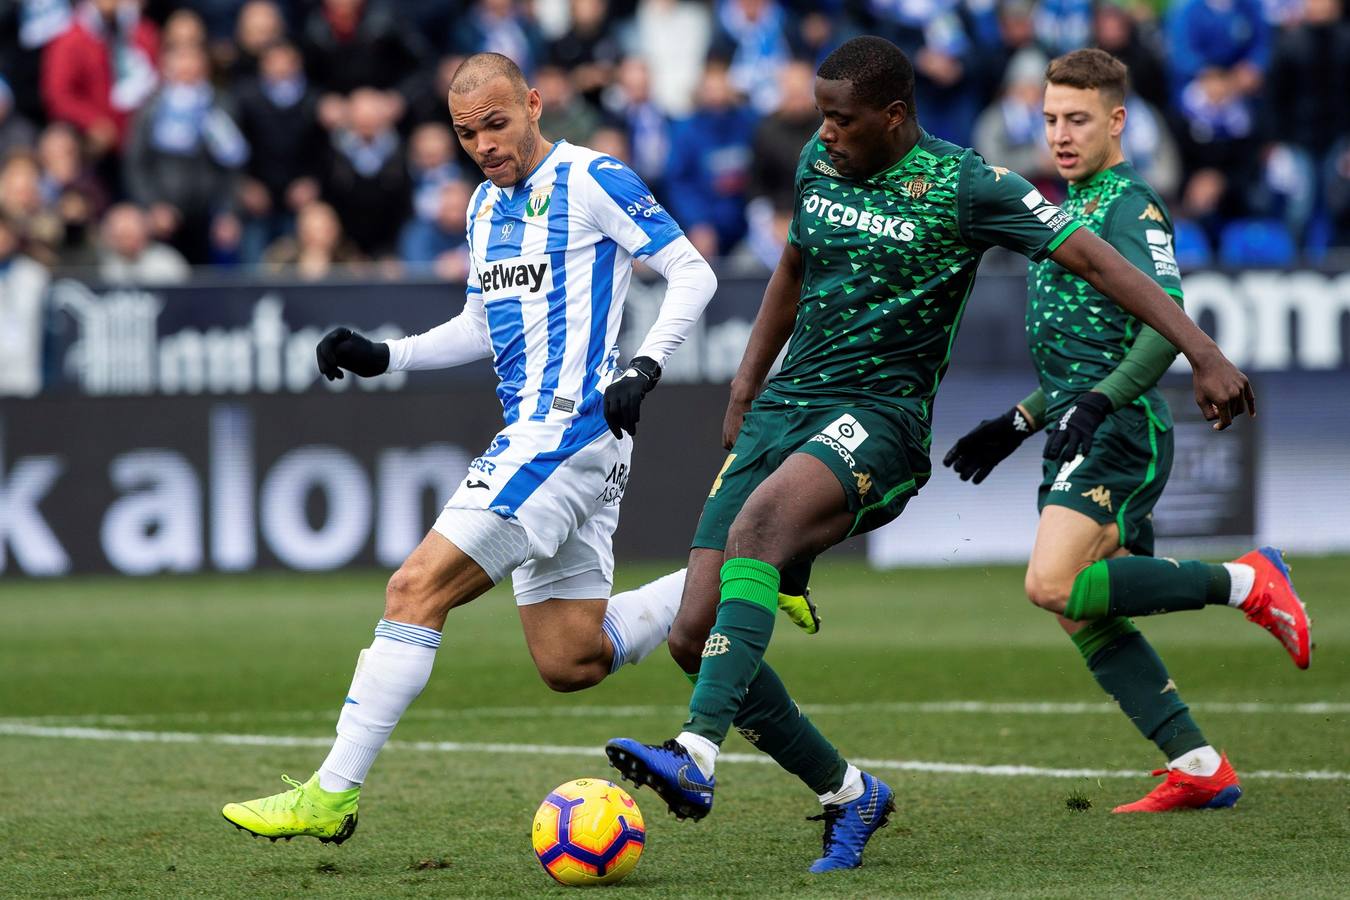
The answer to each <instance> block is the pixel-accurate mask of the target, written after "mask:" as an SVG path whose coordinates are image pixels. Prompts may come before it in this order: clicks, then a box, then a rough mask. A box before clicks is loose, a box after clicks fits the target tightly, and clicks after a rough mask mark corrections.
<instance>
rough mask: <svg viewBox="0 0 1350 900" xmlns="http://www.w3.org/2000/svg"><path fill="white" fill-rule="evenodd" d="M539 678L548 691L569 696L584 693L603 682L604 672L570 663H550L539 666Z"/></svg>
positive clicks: (593, 667)
mask: <svg viewBox="0 0 1350 900" xmlns="http://www.w3.org/2000/svg"><path fill="white" fill-rule="evenodd" d="M539 677H540V678H542V679H544V684H546V685H548V689H549V690H550V691H557V692H558V693H560V694H570V693H572V692H573V691H584V690H585V689H586V688H588V687H594V686H595V685H597V684H599V683H600V682H601V681H602V680H604V677H605V675H604V672H602V671H600V669H599V668H597V667H596V666H584V665H578V664H575V663H572V662H551V663H545V664H542V665H540V666H539Z"/></svg>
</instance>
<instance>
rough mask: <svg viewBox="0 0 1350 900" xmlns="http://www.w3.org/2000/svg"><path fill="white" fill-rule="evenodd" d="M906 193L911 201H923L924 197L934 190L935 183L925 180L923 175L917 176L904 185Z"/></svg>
mask: <svg viewBox="0 0 1350 900" xmlns="http://www.w3.org/2000/svg"><path fill="white" fill-rule="evenodd" d="M904 188H905V193H906V194H908V195H909V199H911V200H922V199H923V195H924V194H926V193H928V192H929V191H931V190H932V189H933V182H931V181H929V180H928V179H927V178H924V177H923V176H922V175H915V176H914V177H913V178H911V179H910V180H909V181H907V182H905V184H904Z"/></svg>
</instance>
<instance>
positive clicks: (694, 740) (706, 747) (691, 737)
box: [675, 731, 719, 778]
mask: <svg viewBox="0 0 1350 900" xmlns="http://www.w3.org/2000/svg"><path fill="white" fill-rule="evenodd" d="M675 741H676V743H678V744H679V745H680V746H681V747H683V748H684V749H686V750H688V751H689V756H690V757H691V758H692V759H693V760H694V764H695V765H697V766H698V770H699V771H700V772H702V773H703V777H704V778H711V777H712V776H713V769H714V768H715V767H716V766H717V754H718V751H719V748H718V746H717V745H716V744H714V743H713V742H712V741H710V740H708V739H707V738H705V737H704V736H703V735H701V734H694V733H693V732H692V731H681V732H680V734H679V736H678V737H676V738H675Z"/></svg>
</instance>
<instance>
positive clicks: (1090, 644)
mask: <svg viewBox="0 0 1350 900" xmlns="http://www.w3.org/2000/svg"><path fill="white" fill-rule="evenodd" d="M1071 637H1072V638H1073V642H1074V644H1075V645H1076V646H1077V647H1078V650H1079V652H1080V653H1082V654H1083V659H1085V660H1086V661H1087V665H1088V669H1089V670H1090V671H1091V672H1092V677H1093V678H1096V679H1097V683H1098V684H1100V685H1101V686H1102V690H1104V691H1106V693H1108V694H1110V695H1111V697H1112V698H1113V699H1114V700H1115V701H1116V703H1118V704H1120V709H1121V712H1123V713H1125V715H1126V717H1127V718H1129V720H1130V721H1131V722H1132V723H1134V727H1136V728H1138V729H1139V731H1140V733H1141V734H1143V735H1144V737H1146V738H1148V739H1149V740H1150V741H1152V742H1153V743H1154V744H1156V745H1157V746H1158V749H1159V750H1161V751H1162V752H1163V754H1164V755H1165V756H1166V757H1167V759H1168V761H1169V762H1170V761H1171V760H1174V759H1176V758H1177V757H1178V756H1181V755H1182V754H1183V753H1188V752H1190V751H1191V750H1195V749H1196V748H1198V747H1204V746H1206V745H1207V744H1208V743H1209V742H1208V741H1206V740H1205V736H1204V735H1203V734H1201V733H1200V726H1198V725H1196V724H1195V721H1194V720H1193V719H1192V718H1191V713H1190V710H1188V709H1187V707H1186V704H1185V703H1183V702H1182V700H1181V695H1179V694H1178V693H1177V688H1176V685H1175V684H1173V682H1172V679H1171V678H1169V677H1168V675H1167V667H1166V666H1164V665H1163V661H1162V660H1161V659H1160V658H1159V657H1158V654H1157V653H1156V652H1155V651H1154V649H1153V647H1152V646H1151V645H1150V644H1149V642H1148V641H1147V640H1145V639H1144V636H1143V635H1142V634H1140V633H1139V629H1137V628H1135V627H1134V623H1133V622H1131V621H1130V620H1129V619H1121V618H1114V617H1113V618H1108V619H1098V620H1097V621H1095V622H1093V623H1092V624H1091V625H1089V626H1088V627H1086V628H1084V629H1082V630H1080V631H1079V632H1078V633H1077V634H1074V635H1071Z"/></svg>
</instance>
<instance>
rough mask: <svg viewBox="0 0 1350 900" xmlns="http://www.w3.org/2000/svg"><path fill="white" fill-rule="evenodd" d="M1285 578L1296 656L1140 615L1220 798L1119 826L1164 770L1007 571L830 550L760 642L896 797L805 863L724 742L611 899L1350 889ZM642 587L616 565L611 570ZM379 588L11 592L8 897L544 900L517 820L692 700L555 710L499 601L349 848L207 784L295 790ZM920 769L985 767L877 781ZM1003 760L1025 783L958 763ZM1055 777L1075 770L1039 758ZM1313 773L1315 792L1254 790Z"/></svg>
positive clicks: (3, 809)
mask: <svg viewBox="0 0 1350 900" xmlns="http://www.w3.org/2000/svg"><path fill="white" fill-rule="evenodd" d="M1293 562H1294V567H1295V568H1294V574H1295V578H1296V580H1297V583H1298V587H1299V589H1300V591H1301V593H1302V594H1303V596H1304V599H1305V600H1307V601H1308V603H1309V606H1310V608H1311V611H1312V614H1313V616H1314V618H1315V620H1316V624H1315V629H1314V639H1315V641H1316V643H1317V650H1316V651H1315V652H1314V655H1313V663H1312V668H1311V669H1310V670H1309V671H1307V672H1299V671H1297V670H1295V668H1294V667H1293V665H1291V664H1290V662H1289V659H1288V657H1287V656H1286V655H1285V653H1284V651H1283V649H1282V648H1280V646H1279V645H1278V644H1277V643H1276V642H1275V641H1274V640H1273V639H1272V638H1271V637H1270V636H1269V635H1267V634H1265V633H1264V632H1262V631H1260V630H1259V629H1257V628H1255V627H1254V626H1252V625H1249V624H1248V623H1247V622H1246V621H1244V619H1243V618H1242V616H1241V615H1239V614H1238V613H1236V612H1235V611H1232V610H1226V609H1208V610H1204V611H1202V612H1192V613H1182V614H1178V615H1172V616H1161V617H1155V618H1153V619H1149V620H1143V621H1142V622H1141V625H1142V627H1143V629H1144V631H1145V633H1146V634H1147V635H1149V637H1150V638H1151V639H1153V641H1154V643H1155V645H1156V646H1157V647H1158V649H1159V651H1160V652H1161V653H1162V655H1163V658H1164V659H1165V660H1166V661H1167V663H1168V666H1169V668H1170V670H1171V674H1172V676H1173V677H1174V678H1175V680H1176V681H1177V683H1178V685H1179V686H1180V689H1181V692H1182V696H1183V697H1185V698H1186V699H1187V700H1188V701H1189V702H1190V703H1191V704H1192V707H1193V709H1194V711H1195V716H1196V719H1197V721H1199V723H1200V725H1201V726H1202V727H1203V728H1204V729H1205V731H1206V733H1207V735H1208V736H1209V737H1210V739H1211V740H1212V741H1213V742H1214V743H1215V744H1216V745H1217V746H1218V747H1220V748H1223V749H1226V750H1227V751H1228V752H1229V754H1230V757H1231V759H1232V761H1233V763H1234V765H1235V766H1236V767H1237V769H1238V772H1239V774H1240V775H1243V776H1244V786H1245V788H1246V791H1247V794H1246V796H1245V797H1244V798H1243V800H1242V801H1241V803H1239V805H1238V806H1237V808H1236V809H1234V810H1231V811H1223V812H1204V813H1182V814H1173V815H1168V816H1112V815H1111V813H1110V810H1111V807H1112V806H1114V805H1115V804H1117V803H1120V802H1125V801H1129V800H1133V799H1135V798H1137V797H1139V796H1141V795H1142V794H1143V793H1145V792H1146V791H1147V790H1149V789H1150V788H1151V787H1152V786H1153V785H1154V784H1155V783H1156V781H1157V779H1154V778H1150V777H1149V775H1148V770H1149V769H1151V768H1153V767H1154V766H1156V765H1159V764H1160V763H1161V760H1160V759H1159V757H1158V754H1157V752H1156V751H1155V750H1154V748H1153V747H1152V745H1150V744H1148V743H1146V742H1145V741H1144V740H1143V739H1141V738H1140V737H1139V736H1138V734H1137V733H1136V732H1135V731H1134V729H1133V728H1132V727H1131V726H1130V725H1129V723H1128V722H1126V721H1125V720H1124V719H1123V717H1121V716H1120V715H1119V713H1118V712H1115V711H1113V710H1111V709H1109V708H1107V707H1106V706H1105V705H1104V702H1103V701H1104V698H1103V697H1102V695H1101V693H1100V691H1099V690H1098V688H1097V687H1096V685H1095V684H1094V683H1093V681H1092V679H1091V677H1090V676H1089V675H1088V673H1087V671H1086V669H1085V667H1084V666H1083V664H1082V661H1081V659H1080V658H1079V656H1078V654H1077V652H1076V651H1075V650H1074V648H1073V647H1072V645H1071V644H1070V642H1069V641H1068V640H1067V639H1066V638H1065V637H1064V636H1063V635H1062V634H1061V633H1060V631H1059V629H1058V628H1057V627H1056V626H1055V624H1054V622H1053V621H1052V620H1051V618H1050V617H1049V616H1047V615H1045V614H1044V613H1041V612H1038V611H1036V610H1034V609H1032V608H1031V607H1030V605H1029V604H1027V602H1026V601H1025V599H1023V598H1022V596H1021V573H1020V571H1019V570H1017V569H1014V568H1008V567H989V568H983V567H971V568H959V569H958V568H945V569H931V570H907V571H896V572H885V573H875V572H871V571H869V570H867V569H866V568H864V567H863V566H861V565H860V564H858V563H856V562H849V561H842V562H831V561H828V560H826V561H823V562H822V564H821V565H820V566H819V567H818V569H817V572H816V576H815V584H814V592H815V595H816V596H817V598H818V599H819V601H820V606H821V609H822V612H823V615H824V628H823V629H822V631H821V633H820V634H819V635H817V636H815V637H807V636H806V635H804V634H801V633H799V632H797V631H796V630H795V629H794V628H793V627H792V626H791V625H790V624H789V623H788V622H787V621H786V619H780V620H779V623H778V626H777V632H776V634H775V640H774V643H773V645H772V647H771V648H770V650H769V658H770V659H771V660H772V661H773V662H774V664H775V666H776V667H777V668H778V670H779V671H780V673H781V674H782V675H783V678H784V681H785V682H786V683H787V684H788V687H789V688H790V689H792V690H793V692H794V696H795V697H796V698H797V699H798V700H799V702H801V703H802V704H803V705H809V706H808V709H809V711H810V712H811V713H812V715H813V718H814V719H815V720H816V722H817V723H818V724H819V725H820V726H821V728H822V730H823V731H824V732H825V733H826V734H827V735H829V736H830V737H831V738H832V739H834V740H835V742H836V743H837V744H838V745H839V746H840V747H841V749H843V750H844V752H845V753H846V754H847V755H849V756H850V757H852V758H856V759H866V760H871V761H873V763H874V764H875V768H874V771H875V772H876V773H877V774H878V775H880V776H882V777H883V778H885V779H886V780H887V781H888V782H890V784H891V785H892V786H894V787H895V789H896V801H897V804H898V807H899V809H898V813H897V815H896V816H895V817H894V818H893V820H892V823H891V825H890V827H888V828H886V829H884V830H882V831H881V832H879V833H878V835H877V837H876V838H875V839H874V840H873V842H872V844H871V845H870V846H869V847H868V850H867V856H866V864H865V865H864V867H863V868H862V869H860V870H858V871H855V872H846V873H836V874H832V875H827V876H819V877H818V876H811V875H810V874H808V873H807V872H806V867H807V866H808V865H809V864H810V862H811V861H812V860H813V859H814V858H815V856H816V855H817V853H818V850H819V840H820V826H819V823H810V822H806V821H804V817H805V816H807V815H810V814H813V813H815V812H816V811H818V806H817V805H816V803H815V799H814V798H813V797H812V796H811V795H810V794H809V793H808V792H807V791H806V789H805V788H803V787H802V786H801V785H800V784H798V783H797V782H796V781H795V780H793V779H791V778H790V777H789V776H787V775H785V774H783V773H781V772H779V771H778V770H777V769H776V768H774V767H773V766H769V765H755V764H752V763H751V762H748V761H744V760H742V759H741V755H746V756H749V755H751V754H753V750H752V748H751V747H750V746H749V745H748V744H746V743H745V742H744V741H743V740H741V739H740V738H739V737H736V736H732V738H731V739H730V740H729V741H728V743H727V750H728V751H729V753H733V754H736V755H735V756H733V757H731V758H729V759H727V760H726V761H725V762H724V763H723V764H722V765H720V766H719V768H718V779H719V791H718V796H717V805H716V808H715V810H714V812H713V814H712V816H711V817H710V818H708V819H706V820H705V821H703V822H701V823H690V822H684V823H677V822H676V821H675V820H674V819H672V818H670V817H669V816H667V815H666V814H665V812H664V811H663V809H662V806H661V804H660V802H659V801H658V800H657V798H656V797H655V795H654V794H653V793H651V792H650V791H648V790H642V791H637V792H636V793H635V795H634V796H635V797H636V799H637V801H638V803H639V805H640V806H641V808H642V810H643V812H644V813H645V814H646V818H647V823H648V844H647V850H646V853H645V855H644V857H643V860H642V863H641V865H639V866H638V869H637V871H636V873H635V874H634V875H633V876H632V877H631V878H629V879H628V880H627V881H626V882H624V884H622V885H621V886H619V887H617V888H613V889H611V890H614V891H617V892H619V893H620V894H622V895H632V896H639V895H640V896H660V897H667V896H684V897H710V896H711V897H728V896H744V897H765V896H772V895H774V894H779V895H788V894H791V895H793V896H822V897H823V896H840V897H859V896H874V897H881V896H896V895H925V896H930V895H931V896H959V897H1075V898H1078V897H1089V896H1100V897H1135V896H1158V897H1167V898H1169V900H1171V898H1179V897H1216V896H1232V897H1249V896H1258V895H1263V896H1280V897H1295V896H1296V897H1312V896H1328V897H1329V896H1345V893H1344V892H1345V890H1346V885H1347V884H1350V774H1347V773H1350V714H1348V713H1350V661H1348V660H1350V656H1347V653H1346V649H1347V647H1348V646H1350V605H1347V602H1346V600H1345V595H1346V587H1347V584H1348V583H1350V560H1347V559H1346V558H1326V559H1296V560H1294V561H1293ZM662 571H663V570H662V569H658V568H656V567H651V566H644V567H636V566H630V567H621V570H620V573H619V574H620V585H619V586H620V587H627V586H632V585H634V584H637V583H640V582H641V581H642V580H645V579H647V578H650V577H653V576H655V575H658V574H661V572H662ZM384 577H385V576H384V575H383V574H382V573H364V572H361V573H346V574H340V575H324V576H297V575H257V576H249V577H214V576H212V577H201V578H193V579H177V578H159V579H151V580H130V579H72V580H66V581H59V582H36V581H29V582H10V583H7V584H5V585H4V587H3V589H2V590H0V894H3V895H13V896H23V897H58V896H61V897H64V896H89V895H95V894H102V895H108V896H209V897H273V896H298V895H307V896H334V897H336V896H350V897H398V896H407V897H412V896H426V895H428V894H429V893H433V894H435V895H439V896H455V897H459V896H503V897H505V896H513V897H514V896H534V895H549V894H565V893H566V892H567V891H568V890H569V889H566V888H561V887H558V886H555V885H554V884H553V883H552V882H551V881H550V880H549V879H548V878H547V876H546V875H545V873H544V872H543V870H542V869H541V868H540V867H539V865H538V864H537V862H536V861H535V859H534V857H533V854H532V852H531V850H530V841H529V828H530V821H531V817H532V815H533V813H534V809H535V807H536V806H537V804H538V803H539V801H540V800H541V799H542V798H543V796H544V795H545V793H547V791H548V790H549V789H550V788H552V787H554V786H555V785H557V784H558V783H560V782H563V781H566V780H570V779H572V778H578V777H583V776H594V775H602V776H603V775H606V773H607V772H608V769H607V766H606V764H605V760H604V757H603V755H602V753H601V752H600V750H599V747H600V746H601V745H602V744H603V742H604V741H605V740H606V739H607V738H609V737H613V736H616V735H629V736H634V737H639V738H644V739H649V740H659V739H664V738H666V737H669V736H670V735H672V734H673V733H675V731H677V730H678V726H679V724H680V722H681V721H682V714H681V708H682V706H683V704H684V703H685V702H686V700H687V699H688V692H689V688H688V684H687V682H686V681H685V680H684V678H683V677H681V676H680V675H679V673H678V672H677V671H676V669H675V667H674V664H673V663H671V662H670V660H669V659H668V657H666V656H665V653H664V650H662V651H658V652H657V654H655V655H653V657H652V658H651V659H650V660H648V661H647V662H646V663H644V664H643V665H642V666H640V667H636V668H634V667H629V668H627V669H626V670H625V671H623V672H622V673H620V674H619V675H618V676H616V677H614V678H612V679H610V680H609V681H607V682H606V683H605V684H603V685H601V686H600V687H598V688H596V689H594V690H590V691H585V692H581V693H578V694H572V695H566V696H562V695H556V694H551V693H550V692H549V691H548V690H547V689H546V688H545V687H544V686H543V684H542V683H541V682H540V681H539V679H538V676H537V675H536V674H535V672H534V669H533V666H532V665H531V664H530V661H529V658H528V655H527V653H526V650H525V647H524V641H523V638H522V637H521V633H520V628H519V625H518V624H517V619H516V614H515V610H514V605H513V603H512V602H511V600H510V598H509V597H508V596H507V593H506V592H505V591H502V590H498V591H496V592H494V593H493V594H490V595H489V596H487V597H485V598H483V599H481V600H479V601H478V602H476V603H474V604H472V605H471V606H470V607H467V608H466V609H464V610H461V611H459V612H457V613H455V614H453V615H452V618H451V628H450V630H449V631H448V632H447V637H446V640H445V644H444V646H443V647H442V649H441V651H440V655H439V658H438V662H437V668H436V672H435V674H434V675H433V677H432V681H431V684H430V685H429V687H428V688H427V690H426V692H425V693H424V694H423V695H422V697H421V698H420V699H419V700H418V702H417V703H416V704H414V706H413V708H412V710H411V711H410V713H409V715H408V717H407V718H405V720H404V721H403V722H402V724H400V726H399V728H398V730H397V731H396V732H395V740H396V742H397V746H391V747H390V748H389V749H388V750H387V751H386V752H385V753H384V754H383V755H382V756H381V758H380V760H379V762H378V763H376V766H375V769H374V771H373V773H372V778H371V780H370V781H369V783H368V784H367V787H366V791H365V795H364V796H363V797H362V807H361V825H360V829H359V830H358V832H357V833H356V835H355V837H354V838H353V839H352V840H351V841H349V842H348V843H347V844H345V845H344V846H341V847H329V846H322V845H320V844H319V843H318V842H316V841H313V840H310V839H298V840H296V841H294V842H292V843H285V842H280V843H276V844H271V843H269V842H267V841H263V840H256V839H253V838H250V837H248V836H247V835H245V834H243V833H241V832H238V831H236V830H235V829H234V828H232V827H230V826H229V825H228V824H227V823H226V822H225V821H224V820H223V819H221V818H220V814H219V809H220V806H221V805H222V804H223V803H224V802H226V801H229V800H242V799H249V798H252V797H256V796H259V795H262V794H265V793H272V792H274V791H276V790H280V789H282V788H283V787H284V786H283V785H282V783H281V782H280V781H279V780H278V776H279V775H280V774H281V773H283V772H286V773H289V774H291V775H292V776H296V777H299V778H304V777H306V776H307V775H308V774H309V773H310V772H311V771H312V770H313V769H314V768H315V766H316V765H317V764H318V762H319V761H320V760H321V759H322V757H323V754H324V752H325V748H326V746H327V743H328V740H329V737H330V736H331V734H332V727H333V723H334V721H335V719H336V716H337V712H338V710H339V706H340V704H341V702H342V698H343V695H344V691H345V689H346V687H347V684H348V681H349V679H350V677H351V671H352V668H353V665H354V663H355V660H356V654H357V651H358V650H359V649H360V648H361V647H364V646H366V645H367V644H368V643H369V640H370V633H371V628H372V627H373V625H374V623H375V620H376V619H377V618H378V616H379V613H380V610H381V603H382V599H381V598H382V590H383V582H384ZM964 701H968V703H966V704H965V705H962V702H964ZM130 732H134V734H127V733H130ZM249 736H262V737H261V739H259V740H257V741H255V742H254V743H250V741H251V740H253V739H252V738H250V737H249ZM442 742H452V743H450V744H446V743H442ZM487 745H497V746H487ZM501 745H504V746H501ZM556 748H563V749H561V750H557V749H556ZM567 748H574V749H571V750H569V749H567ZM913 762H918V763H924V764H931V763H938V764H953V763H954V764H970V765H973V766H976V767H977V768H976V769H973V770H962V769H956V770H951V771H932V770H931V769H932V768H934V767H933V766H913V765H908V766H907V765H903V764H906V763H913ZM998 765H1009V766H1026V767H1032V768H1033V769H1034V771H1033V772H1032V773H1031V774H1025V773H1023V774H1009V773H1008V772H1007V771H1006V770H995V769H989V768H979V767H991V766H998ZM1055 769H1091V770H1095V771H1096V774H1094V775H1092V776H1090V777H1084V776H1078V777H1055V776H1054V775H1053V773H1049V772H1046V771H1045V770H1055ZM1308 772H1320V773H1323V776H1324V777H1322V778H1320V779H1318V780H1309V779H1306V778H1299V777H1277V776H1279V775H1281V774H1282V775H1285V776H1289V775H1297V774H1299V773H1308Z"/></svg>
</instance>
